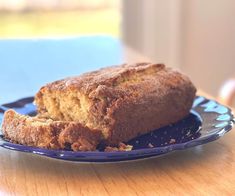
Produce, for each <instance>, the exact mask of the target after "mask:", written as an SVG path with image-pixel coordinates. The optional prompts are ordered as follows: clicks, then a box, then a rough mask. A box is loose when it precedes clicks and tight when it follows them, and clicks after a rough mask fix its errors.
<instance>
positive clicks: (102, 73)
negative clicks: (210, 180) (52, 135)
mask: <svg viewBox="0 0 235 196" xmlns="http://www.w3.org/2000/svg"><path fill="white" fill-rule="evenodd" d="M195 93H196V88H195V87H194V85H193V84H192V82H191V81H190V80H189V78H188V77H187V76H185V75H183V74H181V73H179V72H177V71H174V70H172V69H170V68H166V67H165V66H164V65H163V64H151V63H138V64H132V65H128V64H124V65H120V66H112V67H107V68H103V69H100V70H98V71H93V72H89V73H86V74H83V75H81V76H78V77H71V78H66V79H63V80H59V81H56V82H53V83H50V84H48V85H46V86H44V87H42V88H41V89H40V91H39V92H38V93H37V95H36V97H35V102H36V104H37V106H38V111H39V113H41V114H46V115H48V117H50V118H52V119H54V120H62V121H63V120H71V121H76V122H79V123H81V124H83V125H84V126H87V127H89V128H90V129H99V130H102V134H103V137H104V138H105V140H106V142H107V143H108V144H112V145H117V144H118V143H120V142H123V141H128V140H130V139H132V138H134V137H136V136H138V135H141V134H145V133H147V132H149V131H151V130H153V129H157V128H160V127H162V126H165V125H168V124H170V123H174V122H176V121H178V120H180V119H182V118H184V117H185V116H186V115H187V114H188V113H189V111H190V109H191V106H192V103H193V100H194V97H195Z"/></svg>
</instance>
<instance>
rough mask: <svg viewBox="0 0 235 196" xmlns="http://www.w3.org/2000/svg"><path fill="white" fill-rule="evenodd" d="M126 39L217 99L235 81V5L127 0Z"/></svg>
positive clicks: (228, 0)
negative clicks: (179, 72)
mask: <svg viewBox="0 0 235 196" xmlns="http://www.w3.org/2000/svg"><path fill="white" fill-rule="evenodd" d="M125 21H128V22H125ZM123 39H124V41H126V43H127V44H129V45H131V46H132V47H134V48H135V49H136V50H138V51H140V52H142V53H143V54H144V55H146V56H148V57H150V58H151V59H153V61H157V62H164V63H166V64H167V65H170V66H173V67H179V68H180V69H182V70H183V71H184V72H187V73H188V75H190V76H191V78H192V79H193V81H194V82H195V84H196V85H197V86H198V87H199V88H201V89H203V90H205V91H206V92H208V93H210V94H212V95H216V94H217V92H218V89H219V88H220V86H221V85H222V84H223V82H224V81H225V80H226V79H228V78H229V77H232V76H234V77H235V1H234V0H223V1H222V0H167V1H164V0H148V1H144V0H124V1H123Z"/></svg>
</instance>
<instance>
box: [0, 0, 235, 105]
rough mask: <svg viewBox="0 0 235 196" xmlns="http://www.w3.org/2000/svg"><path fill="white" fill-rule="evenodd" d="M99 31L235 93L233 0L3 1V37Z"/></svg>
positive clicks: (222, 92) (201, 84)
mask: <svg viewBox="0 0 235 196" xmlns="http://www.w3.org/2000/svg"><path fill="white" fill-rule="evenodd" d="M97 35H101V36H106V37H110V38H112V40H111V42H112V41H114V40H116V41H117V42H118V43H120V44H121V45H124V46H128V48H131V49H133V50H134V51H136V52H137V53H138V54H141V55H142V56H144V57H146V59H150V60H151V61H154V62H163V63H165V64H167V65H168V66H171V67H175V68H178V69H181V70H182V71H183V72H185V73H187V74H188V75H189V76H190V77H191V78H192V80H193V81H194V83H195V84H196V85H197V86H198V88H200V89H202V90H204V91H205V92H206V93H208V94H211V95H213V96H220V97H221V99H227V96H228V95H229V96H230V97H231V96H233V94H235V93H233V92H232V90H231V89H235V85H234V84H235V82H234V79H233V78H235V65H234V62H235V1H234V0H223V1H221V0H207V1H204V0H187V1H183V0H168V1H163V0H148V1H144V0H108V1H107V0H89V1H86V0H0V39H1V40H9V39H10V40H11V39H23V38H26V39H28V38H30V39H32V38H33V39H35V38H36V39H38V38H64V37H70V38H71V37H84V36H85V37H87V36H91V37H92V36H97ZM107 40H108V39H107ZM115 43H116V42H115ZM0 47H1V45H0ZM114 47H120V45H119V44H116V45H114ZM109 48H112V46H109ZM9 50H10V49H9ZM2 51H3V50H2ZM4 54H5V53H1V49H0V56H5V55H4ZM119 61H120V62H122V61H123V60H119ZM111 62H114V61H110V63H111ZM115 62H117V61H115ZM228 81H229V82H228ZM229 104H232V101H231V100H229Z"/></svg>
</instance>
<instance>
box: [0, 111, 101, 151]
mask: <svg viewBox="0 0 235 196" xmlns="http://www.w3.org/2000/svg"><path fill="white" fill-rule="evenodd" d="M2 131H3V134H4V137H5V139H8V140H10V141H11V142H14V143H19V144H23V145H28V146H35V147H41V148H47V149H72V150H74V151H94V150H96V147H97V145H98V144H99V142H100V141H101V132H100V131H99V130H95V129H90V128H87V127H84V126H83V125H81V124H80V123H77V122H66V121H63V122H62V121H53V120H51V119H46V118H40V117H29V116H25V115H20V114H18V113H16V112H15V111H13V110H8V111H6V112H5V114H4V120H3V123H2Z"/></svg>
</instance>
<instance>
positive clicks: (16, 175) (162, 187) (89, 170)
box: [0, 49, 235, 196]
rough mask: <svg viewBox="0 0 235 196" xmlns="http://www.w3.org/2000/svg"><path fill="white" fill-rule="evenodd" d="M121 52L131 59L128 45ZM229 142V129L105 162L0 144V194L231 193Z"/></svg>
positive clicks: (233, 146)
mask: <svg viewBox="0 0 235 196" xmlns="http://www.w3.org/2000/svg"><path fill="white" fill-rule="evenodd" d="M126 51H128V52H127V53H128V54H127V56H129V57H128V58H130V59H132V60H134V59H135V58H134V56H135V55H133V53H132V52H131V50H129V49H127V50H126ZM136 58H137V57H136ZM142 59H143V58H141V57H140V56H138V60H142ZM143 60H144V59H143ZM200 94H202V95H203V94H204V93H203V92H200ZM234 141H235V130H233V131H231V132H229V133H227V134H226V135H225V136H224V137H222V138H221V139H219V140H217V141H214V142H212V143H209V144H206V145H203V146H198V147H195V148H191V149H188V150H183V151H177V152H174V153H170V154H167V155H165V156H161V157H156V158H151V159H146V160H139V161H132V162H123V163H105V164H95V163H73V162H65V161H59V160H54V159H49V158H46V157H39V156H37V155H32V154H27V153H22V152H15V151H10V150H6V149H3V148H0V195H29V196H32V195H57V196H59V195H97V196H98V195H123V196H124V195H125V196H126V195H235V142H234Z"/></svg>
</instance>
